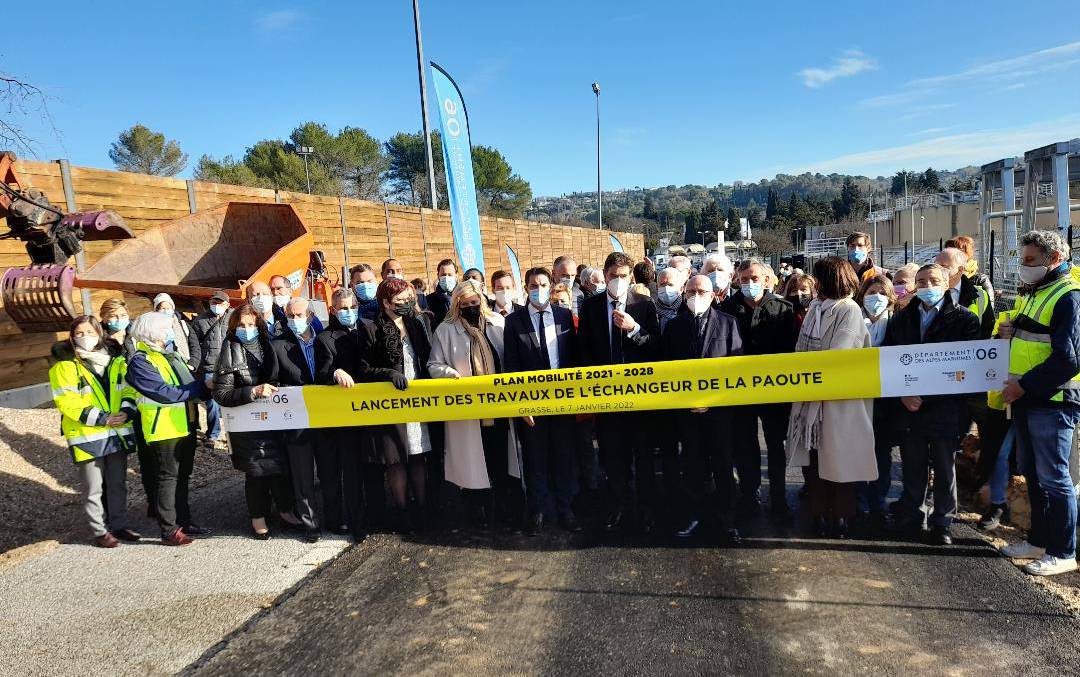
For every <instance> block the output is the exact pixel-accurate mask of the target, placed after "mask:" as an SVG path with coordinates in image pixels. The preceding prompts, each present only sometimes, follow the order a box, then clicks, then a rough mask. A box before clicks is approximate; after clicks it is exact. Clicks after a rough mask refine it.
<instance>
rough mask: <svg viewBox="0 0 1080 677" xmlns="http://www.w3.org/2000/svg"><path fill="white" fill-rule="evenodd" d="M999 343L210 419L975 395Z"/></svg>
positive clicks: (821, 356)
mask: <svg viewBox="0 0 1080 677" xmlns="http://www.w3.org/2000/svg"><path fill="white" fill-rule="evenodd" d="M1007 346H1008V343H1007V342H1006V341H994V340H991V341H965V342H960V343H940V344H930V345H925V346H899V347H895V348H865V349H861V350H829V351H822V352H809V353H786V354H780V355H754V356H744V357H723V358H714V359H699V360H681V361H675V362H646V363H640V364H625V365H611V366H603V367H578V368H573V369H555V370H551V371H536V372H521V373H514V374H498V375H494V376H473V377H467V378H461V379H420V380H415V381H411V382H410V383H409V387H408V388H407V389H406V390H397V389H396V388H394V387H393V386H392V385H391V384H389V383H362V384H357V385H355V386H353V387H352V388H340V387H337V386H303V387H291V388H282V389H281V390H280V391H279V392H277V393H275V394H274V395H273V396H271V397H268V398H265V399H262V400H258V401H256V402H254V403H252V404H249V405H245V406H241V407H231V408H229V407H226V408H223V410H222V413H223V417H224V420H225V424H226V426H227V428H228V430H230V431H232V432H244V431H253V430H287V429H298V428H333V427H342V426H362V425H379V424H388V423H405V422H412V421H418V422H421V421H456V420H465V419H478V418H509V417H517V416H551V415H556V414H606V413H613V412H627V411H644V410H651V409H692V408H698V407H724V406H732V405H741V404H766V403H772V402H798V401H811V400H844V399H864V398H876V397H882V396H895V395H904V394H910V395H935V394H962V393H972V392H986V391H987V390H995V389H1000V388H1001V383H1000V381H1001V379H1002V378H1004V375H1005V374H1007V372H1008V347H1007ZM1002 348H1004V349H1002ZM999 374H1000V375H1001V376H1000V378H999ZM883 384H884V386H883Z"/></svg>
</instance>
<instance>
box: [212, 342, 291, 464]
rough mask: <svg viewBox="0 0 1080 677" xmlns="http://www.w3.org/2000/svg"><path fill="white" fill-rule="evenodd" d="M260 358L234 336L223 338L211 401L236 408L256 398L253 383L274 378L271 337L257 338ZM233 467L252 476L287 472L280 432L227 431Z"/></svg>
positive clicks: (267, 381) (254, 384)
mask: <svg viewBox="0 0 1080 677" xmlns="http://www.w3.org/2000/svg"><path fill="white" fill-rule="evenodd" d="M259 347H260V349H261V353H262V356H261V359H260V357H258V356H256V355H253V354H252V353H251V351H249V350H246V349H245V348H244V345H243V344H242V343H241V342H240V340H239V339H237V338H236V337H235V336H230V337H228V338H226V339H225V341H224V343H223V344H222V346H221V352H220V354H219V356H218V360H217V371H216V372H215V374H214V401H215V402H217V403H218V404H220V405H221V406H223V407H239V406H241V405H244V404H251V403H252V402H254V401H255V396H254V395H253V394H252V390H253V389H254V386H257V385H260V384H262V383H270V382H272V381H273V380H274V372H275V371H276V369H275V366H276V365H275V360H274V351H273V350H272V349H271V347H270V340H269V339H268V338H267V337H265V336H260V337H259ZM229 450H230V452H231V454H232V463H233V467H234V468H236V469H237V470H242V471H244V472H245V473H247V474H248V475H251V476H252V477H267V476H270V475H281V474H284V473H286V472H288V468H289V464H288V460H287V459H286V457H285V446H284V444H283V440H282V436H281V433H280V432H276V431H267V432H245V433H229Z"/></svg>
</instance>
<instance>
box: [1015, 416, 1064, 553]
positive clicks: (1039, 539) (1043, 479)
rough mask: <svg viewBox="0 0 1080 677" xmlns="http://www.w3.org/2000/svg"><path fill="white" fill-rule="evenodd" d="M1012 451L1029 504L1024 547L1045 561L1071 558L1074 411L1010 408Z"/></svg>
mask: <svg viewBox="0 0 1080 677" xmlns="http://www.w3.org/2000/svg"><path fill="white" fill-rule="evenodd" d="M1014 410H1018V413H1019V415H1018V416H1017V417H1016V419H1015V420H1014V421H1013V428H1014V429H1015V430H1016V451H1017V459H1018V460H1019V462H1020V467H1021V468H1022V469H1023V472H1024V476H1025V477H1026V478H1027V485H1028V497H1029V498H1030V499H1031V532H1030V533H1029V534H1028V542H1029V543H1031V544H1032V545H1034V546H1038V547H1040V548H1045V549H1046V553H1047V554H1048V555H1052V556H1054V557H1058V558H1064V559H1070V558H1072V557H1075V556H1076V488H1075V487H1074V486H1073V482H1072V477H1071V476H1070V475H1069V455H1070V454H1071V453H1072V441H1073V432H1074V430H1075V428H1076V425H1077V423H1080V407H1076V406H1070V405H1063V406H1060V407H1050V406H1028V407H1022V408H1021V407H1016V408H1014Z"/></svg>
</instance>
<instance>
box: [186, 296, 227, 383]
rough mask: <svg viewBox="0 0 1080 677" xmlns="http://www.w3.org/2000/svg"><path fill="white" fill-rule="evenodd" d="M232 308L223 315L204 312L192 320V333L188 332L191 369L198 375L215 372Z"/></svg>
mask: <svg viewBox="0 0 1080 677" xmlns="http://www.w3.org/2000/svg"><path fill="white" fill-rule="evenodd" d="M232 313H233V311H232V310H231V309H229V310H226V311H225V312H224V313H222V314H221V315H214V314H213V313H211V312H206V313H203V314H202V315H199V316H198V317H196V318H195V319H194V320H192V321H191V333H190V334H188V352H190V353H191V371H192V373H193V374H195V375H196V376H198V377H200V378H201V377H203V376H205V375H206V374H213V373H214V366H215V365H216V364H217V360H218V353H219V352H221V344H222V343H223V342H224V341H225V335H226V334H228V332H229V316H230V315H232Z"/></svg>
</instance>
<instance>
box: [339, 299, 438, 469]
mask: <svg viewBox="0 0 1080 677" xmlns="http://www.w3.org/2000/svg"><path fill="white" fill-rule="evenodd" d="M386 322H387V320H386V318H384V317H382V318H376V320H375V322H366V323H364V325H363V326H362V327H361V329H360V332H359V334H360V350H359V353H358V356H357V359H358V363H357V366H356V376H358V377H359V378H358V380H359V381H362V382H368V383H371V382H376V381H389V380H390V379H391V377H392V376H393V374H394V373H395V372H396V373H401V374H404V373H405V364H404V359H403V357H402V353H401V350H402V344H401V338H400V334H396V331H397V329H396V327H386V325H385V324H384V323H386ZM404 322H405V332H406V333H407V334H408V336H409V343H411V344H412V347H413V350H414V351H415V352H416V370H417V377H418V378H430V376H429V375H428V370H427V362H428V357H429V356H430V355H431V339H430V338H429V334H428V330H427V328H426V326H425V324H424V322H423V321H422V320H420V319H419V318H417V317H406V318H404ZM380 326H383V327H386V328H385V329H383V330H380ZM384 332H385V333H384ZM388 344H392V345H388ZM391 353H393V354H391ZM350 373H352V372H350ZM406 392H408V391H406ZM429 430H430V428H429ZM368 431H369V432H370V433H371V437H372V443H373V444H372V445H371V446H370V447H365V448H368V449H370V452H369V453H368V454H366V455H365V457H364V459H363V460H364V461H366V462H368V463H384V464H387V465H391V464H394V463H402V462H404V461H405V460H407V458H408V451H407V444H406V430H405V424H403V423H393V424H389V425H377V426H369V427H368Z"/></svg>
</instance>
